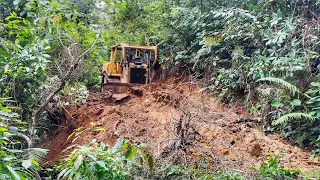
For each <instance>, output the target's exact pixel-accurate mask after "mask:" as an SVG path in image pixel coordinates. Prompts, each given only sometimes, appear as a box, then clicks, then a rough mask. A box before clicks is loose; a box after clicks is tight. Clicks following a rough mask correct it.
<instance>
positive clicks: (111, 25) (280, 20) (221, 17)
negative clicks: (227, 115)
mask: <svg viewBox="0 0 320 180" xmlns="http://www.w3.org/2000/svg"><path fill="white" fill-rule="evenodd" d="M319 37H320V1H319V0H267V1H266V0H200V1H199V0H157V1H152V0H104V1H96V0H74V1H67V0H7V1H5V0H0V97H1V98H0V118H1V122H0V179H32V178H36V179H37V178H38V179H39V178H40V175H39V172H40V171H41V172H42V173H46V176H48V177H51V178H53V179H55V178H62V179H63V178H64V179H67V178H69V179H74V178H77V177H82V179H130V177H139V176H140V177H141V178H146V179H148V178H158V179H166V178H167V179H172V178H176V179H179V178H181V179H183V178H191V179H192V178H193V179H214V178H216V179H219V178H220V179H228V178H230V179H245V178H246V177H242V175H240V174H239V173H238V172H233V171H225V170H222V171H220V172H215V173H212V174H210V173H209V174H202V173H201V172H198V171H196V170H192V169H191V170H190V169H188V170H186V169H184V168H183V167H180V166H174V165H172V166H165V167H164V166H163V165H159V166H158V165H157V167H161V168H162V170H161V169H155V170H154V172H152V173H151V172H149V171H150V170H152V169H154V168H155V167H153V166H154V165H156V164H154V162H153V159H152V157H149V156H150V155H148V153H147V152H145V151H144V150H143V149H144V148H143V147H140V146H132V147H131V148H128V147H127V145H125V144H126V143H125V142H124V141H123V140H121V141H120V142H119V143H120V144H118V145H117V147H114V148H111V149H110V148H107V147H106V146H105V145H103V144H97V143H93V144H95V146H96V147H98V148H97V149H95V150H94V151H91V149H90V148H91V147H90V146H89V145H88V147H80V148H79V149H78V150H77V151H75V152H73V154H71V155H70V158H69V162H65V161H62V164H61V165H59V166H56V167H53V168H52V169H50V170H45V171H44V170H43V169H41V163H42V162H43V159H42V157H43V154H45V153H46V151H45V150H43V149H39V148H36V147H37V144H38V143H39V142H40V140H41V139H42V138H44V137H42V136H41V134H43V132H45V131H47V130H48V129H49V128H50V124H51V122H50V118H49V117H50V114H52V113H53V112H52V110H53V109H55V108H52V107H54V106H59V103H60V105H61V103H62V100H61V97H62V96H63V95H64V94H68V93H70V92H71V91H75V90H74V89H73V88H71V85H70V84H74V83H76V84H77V87H80V88H82V89H81V90H79V92H78V93H80V94H81V93H82V94H81V95H80V96H79V97H80V98H79V99H76V100H74V101H73V102H72V103H75V104H77V103H84V102H85V99H86V97H87V94H88V91H87V88H89V89H90V88H96V87H99V83H100V70H101V66H102V64H103V63H104V62H105V61H107V60H108V59H109V56H110V52H109V47H110V46H111V45H115V44H119V43H127V44H136V45H156V46H157V47H158V50H159V59H160V65H161V71H162V72H161V78H165V77H166V76H168V75H171V74H175V73H177V71H176V70H177V69H179V72H178V73H180V74H184V75H186V74H187V75H191V74H192V75H194V76H196V77H197V78H198V79H201V80H203V81H205V82H206V84H207V85H208V88H209V89H210V90H212V91H213V92H215V93H216V94H217V95H218V96H219V97H220V98H221V101H222V102H223V103H226V104H227V103H235V102H238V103H243V104H244V105H245V106H246V107H247V108H248V111H250V113H251V114H252V115H254V116H255V117H256V118H258V119H261V121H262V125H261V126H262V129H263V131H265V132H266V133H278V134H281V135H282V136H283V137H285V138H286V139H287V140H288V141H289V142H290V143H292V144H295V145H299V146H300V147H303V148H307V149H309V150H312V151H313V154H314V155H315V156H319V153H320V73H319V70H320V66H319V65H320V56H319V53H320V39H319ZM78 89H79V88H78ZM89 152H90V153H89ZM139 157H141V158H140V159H144V160H143V161H142V163H141V162H140V161H139ZM162 172H166V173H165V174H163V173H162ZM257 174H259V175H258V176H257V178H258V179H267V178H269V179H277V178H280V179H291V178H294V177H297V176H298V174H299V171H288V170H284V169H283V167H282V166H281V165H280V164H279V162H278V161H277V160H276V159H274V157H270V160H269V162H268V163H266V164H263V165H262V166H261V168H260V169H259V170H257ZM57 176H59V177H57ZM319 177H320V175H319V176H318V178H319Z"/></svg>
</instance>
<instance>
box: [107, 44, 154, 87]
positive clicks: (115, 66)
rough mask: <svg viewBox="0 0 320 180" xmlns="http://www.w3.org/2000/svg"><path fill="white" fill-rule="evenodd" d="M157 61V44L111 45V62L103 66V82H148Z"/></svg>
mask: <svg viewBox="0 0 320 180" xmlns="http://www.w3.org/2000/svg"><path fill="white" fill-rule="evenodd" d="M156 62H157V48H156V46H131V45H125V44H120V45H116V46H112V47H111V55H110V62H106V63H105V64H104V65H103V68H102V74H103V75H102V76H103V77H102V84H103V85H107V84H111V83H113V84H115V83H117V84H120V85H132V84H148V83H151V81H152V70H153V68H154V67H155V64H156Z"/></svg>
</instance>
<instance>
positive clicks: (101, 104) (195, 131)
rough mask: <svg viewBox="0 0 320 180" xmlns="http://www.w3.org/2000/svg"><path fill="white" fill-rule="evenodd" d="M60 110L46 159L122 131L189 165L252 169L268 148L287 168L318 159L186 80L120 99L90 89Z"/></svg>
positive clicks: (166, 157) (315, 162) (110, 140)
mask: <svg viewBox="0 0 320 180" xmlns="http://www.w3.org/2000/svg"><path fill="white" fill-rule="evenodd" d="M197 90H199V89H197ZM193 92H195V93H193ZM121 98H123V97H121ZM121 98H119V99H121ZM65 114H66V116H67V119H66V121H65V122H64V123H63V124H62V125H61V126H60V127H59V128H57V129H56V130H54V131H52V132H51V133H52V134H51V135H50V140H49V142H47V143H43V144H42V146H43V147H44V148H47V149H49V150H50V151H49V154H48V163H49V164H50V163H53V162H56V161H58V159H59V158H61V157H63V156H65V155H66V154H68V153H69V152H70V150H68V151H63V150H64V149H66V148H67V147H69V146H71V145H75V144H79V145H84V144H87V143H89V142H90V141H91V140H92V139H96V141H97V142H104V143H106V144H109V145H113V144H114V143H115V142H116V140H117V139H118V138H119V137H120V136H122V137H124V138H126V139H128V140H130V141H132V142H137V143H147V144H148V146H149V149H150V151H151V152H152V153H153V155H154V156H155V157H156V158H158V159H161V160H164V161H171V162H174V161H176V160H177V159H179V161H181V162H182V163H184V164H189V165H195V164H197V162H200V161H203V160H206V161H208V162H210V163H209V167H210V168H213V169H214V168H229V169H235V170H239V171H241V172H251V168H253V167H255V168H258V167H259V166H260V165H261V163H262V162H264V161H266V160H267V158H268V156H269V155H270V154H276V155H279V157H280V160H281V163H283V165H284V166H285V168H289V169H301V170H307V169H315V168H319V165H320V164H319V160H318V159H312V158H311V155H310V153H308V152H304V151H303V150H301V149H300V148H298V147H294V146H291V145H289V144H288V143H286V141H285V140H283V139H282V138H281V137H279V136H276V135H264V134H263V133H262V132H261V131H259V129H258V128H257V127H258V126H257V123H259V122H256V121H254V120H252V118H251V117H250V115H248V114H247V113H246V111H245V110H244V109H243V108H241V106H236V107H223V106H221V105H220V104H219V103H218V102H217V101H216V100H215V98H214V97H213V96H212V94H211V93H206V92H205V91H203V92H202V93H199V92H197V91H193V90H192V88H189V86H188V85H176V86H172V85H163V84H152V85H147V86H142V87H139V88H133V89H131V92H130V93H128V97H125V98H124V99H122V100H119V101H117V100H116V99H115V98H110V97H109V95H107V94H106V93H105V94H101V93H99V92H91V94H90V96H89V98H88V101H87V103H86V104H84V105H82V106H80V107H72V106H69V107H66V111H65ZM73 132H75V133H73ZM71 134H72V135H71ZM70 135H71V136H70ZM68 137H69V138H68Z"/></svg>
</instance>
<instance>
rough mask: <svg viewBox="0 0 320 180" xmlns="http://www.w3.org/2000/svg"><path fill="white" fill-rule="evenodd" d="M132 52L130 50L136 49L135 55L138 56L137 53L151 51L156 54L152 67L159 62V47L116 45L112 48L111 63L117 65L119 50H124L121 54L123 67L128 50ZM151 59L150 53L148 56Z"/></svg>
mask: <svg viewBox="0 0 320 180" xmlns="http://www.w3.org/2000/svg"><path fill="white" fill-rule="evenodd" d="M128 49H129V50H130V49H135V50H136V52H135V55H136V56H137V55H138V54H137V52H140V53H142V52H143V51H146V50H149V51H153V52H154V61H153V63H152V64H151V66H152V67H153V66H154V65H155V64H156V61H157V53H158V52H157V47H156V46H131V45H126V44H119V45H115V46H111V63H115V62H116V55H117V51H118V50H122V54H121V62H120V65H123V64H124V62H125V61H126V55H127V54H126V50H128ZM148 56H149V57H148V58H150V53H149V55H148Z"/></svg>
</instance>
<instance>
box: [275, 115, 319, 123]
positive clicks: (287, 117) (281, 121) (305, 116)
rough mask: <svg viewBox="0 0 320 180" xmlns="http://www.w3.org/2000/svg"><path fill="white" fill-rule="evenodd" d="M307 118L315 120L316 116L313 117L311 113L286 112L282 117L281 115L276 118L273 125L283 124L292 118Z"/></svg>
mask: <svg viewBox="0 0 320 180" xmlns="http://www.w3.org/2000/svg"><path fill="white" fill-rule="evenodd" d="M302 118H304V119H307V120H314V117H312V116H311V115H309V114H306V113H289V114H286V115H284V116H282V117H280V118H279V119H277V120H275V121H273V122H272V125H279V124H283V123H285V122H287V121H289V120H291V119H302Z"/></svg>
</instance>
